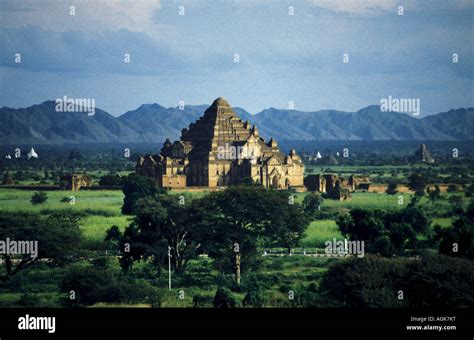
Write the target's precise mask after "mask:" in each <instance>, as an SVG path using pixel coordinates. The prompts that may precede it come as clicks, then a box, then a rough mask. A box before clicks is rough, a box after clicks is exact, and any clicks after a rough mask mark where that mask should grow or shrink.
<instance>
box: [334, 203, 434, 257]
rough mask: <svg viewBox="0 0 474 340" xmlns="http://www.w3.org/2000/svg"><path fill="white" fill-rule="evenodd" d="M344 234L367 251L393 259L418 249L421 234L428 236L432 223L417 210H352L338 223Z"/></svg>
mask: <svg viewBox="0 0 474 340" xmlns="http://www.w3.org/2000/svg"><path fill="white" fill-rule="evenodd" d="M336 222H337V224H338V226H339V229H340V231H341V233H342V234H343V235H344V236H346V237H349V238H350V239H351V240H359V241H364V242H365V245H366V252H369V253H374V254H380V255H383V256H392V255H394V254H400V255H403V254H404V251H405V249H416V248H417V245H418V239H417V235H418V234H426V233H427V232H428V230H429V225H430V220H429V219H428V218H427V217H426V216H425V215H424V213H423V212H422V211H421V210H419V209H417V208H406V209H403V210H401V211H396V212H382V211H379V210H365V209H353V210H351V212H350V214H346V215H342V216H340V217H339V218H338V219H337V220H336Z"/></svg>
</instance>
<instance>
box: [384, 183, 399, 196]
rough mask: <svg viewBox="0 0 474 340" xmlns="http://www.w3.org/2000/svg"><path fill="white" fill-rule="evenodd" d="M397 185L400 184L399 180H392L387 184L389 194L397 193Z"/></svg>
mask: <svg viewBox="0 0 474 340" xmlns="http://www.w3.org/2000/svg"><path fill="white" fill-rule="evenodd" d="M397 186H398V184H397V182H395V181H390V182H389V183H388V185H387V190H386V191H385V192H386V193H387V194H389V195H395V194H396V193H397V192H398V191H397Z"/></svg>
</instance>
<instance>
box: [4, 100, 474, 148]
mask: <svg viewBox="0 0 474 340" xmlns="http://www.w3.org/2000/svg"><path fill="white" fill-rule="evenodd" d="M207 107H208V105H187V106H185V108H184V109H183V110H180V109H178V108H177V107H175V108H165V107H163V106H161V105H159V104H144V105H141V106H140V107H139V108H137V109H136V110H133V111H128V112H126V113H124V114H123V115H121V116H119V117H114V116H112V115H110V114H109V113H107V112H105V111H103V110H100V109H97V108H96V110H95V115H94V116H88V115H87V113H82V112H68V113H64V112H56V110H55V103H54V102H53V101H46V102H43V103H41V104H39V105H33V106H30V107H28V108H21V109H12V108H8V107H3V108H1V109H0V144H4V145H15V144H17V145H20V144H65V143H156V142H162V141H164V140H165V139H166V138H170V139H171V140H173V139H178V138H179V137H180V135H181V129H183V128H185V127H188V125H189V124H190V123H192V122H193V121H195V120H196V119H198V118H199V117H200V116H201V115H202V114H203V113H204V111H205V109H206V108H207ZM234 110H235V111H236V113H237V114H238V115H239V116H240V118H242V120H249V121H250V122H251V123H253V124H257V126H258V128H259V131H260V134H261V135H262V136H263V137H265V138H269V137H273V138H276V139H277V140H474V108H468V109H464V108H461V109H456V110H450V111H448V112H442V113H438V114H436V115H432V116H427V117H425V118H421V119H417V118H414V117H412V116H410V115H408V114H403V113H395V112H381V111H380V107H379V106H369V107H366V108H364V109H361V110H359V111H357V112H343V111H335V110H323V111H316V112H303V111H296V110H279V109H275V108H270V109H266V110H263V111H262V112H260V113H257V114H255V115H251V114H250V113H248V112H247V111H245V110H244V109H242V108H238V107H237V108H234Z"/></svg>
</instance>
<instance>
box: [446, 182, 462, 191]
mask: <svg viewBox="0 0 474 340" xmlns="http://www.w3.org/2000/svg"><path fill="white" fill-rule="evenodd" d="M446 191H447V192H460V191H461V187H460V186H459V185H457V184H449V185H448V188H447V189H446Z"/></svg>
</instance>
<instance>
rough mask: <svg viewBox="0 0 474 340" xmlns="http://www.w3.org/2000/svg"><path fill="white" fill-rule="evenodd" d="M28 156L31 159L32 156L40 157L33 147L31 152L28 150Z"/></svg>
mask: <svg viewBox="0 0 474 340" xmlns="http://www.w3.org/2000/svg"><path fill="white" fill-rule="evenodd" d="M27 157H28V159H30V158H31V157H33V158H38V154H37V153H36V152H35V149H33V148H31V150H30V152H28V155H27Z"/></svg>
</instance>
